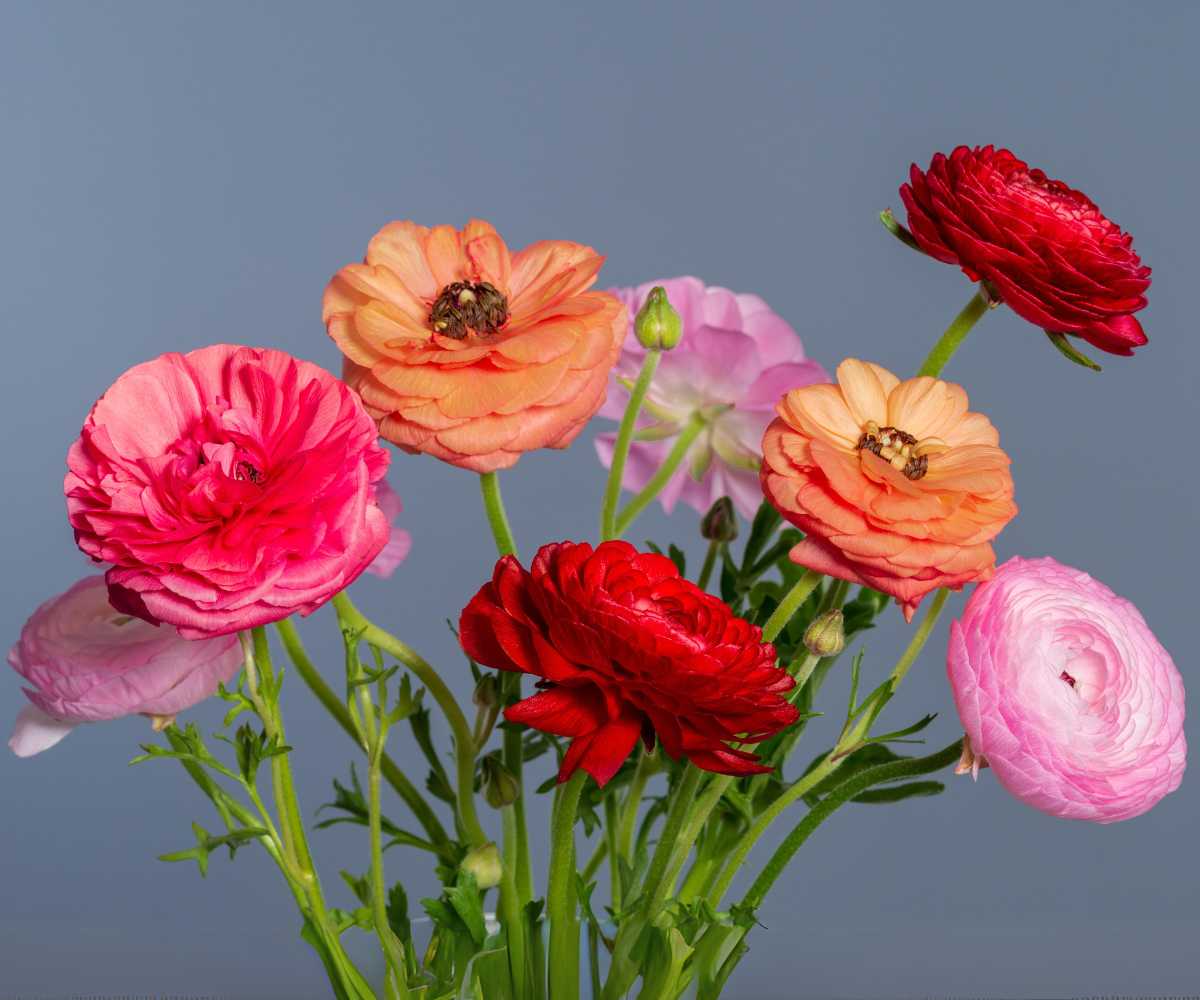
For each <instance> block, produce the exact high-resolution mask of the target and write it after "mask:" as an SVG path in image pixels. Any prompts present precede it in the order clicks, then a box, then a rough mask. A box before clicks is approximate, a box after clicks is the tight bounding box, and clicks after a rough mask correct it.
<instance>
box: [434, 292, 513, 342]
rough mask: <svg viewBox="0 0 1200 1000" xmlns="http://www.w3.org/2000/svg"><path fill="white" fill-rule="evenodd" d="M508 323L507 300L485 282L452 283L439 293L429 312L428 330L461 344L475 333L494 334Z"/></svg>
mask: <svg viewBox="0 0 1200 1000" xmlns="http://www.w3.org/2000/svg"><path fill="white" fill-rule="evenodd" d="M507 321H508V300H507V299H506V298H505V297H504V296H503V295H502V294H501V292H500V290H499V289H498V288H496V286H495V285H490V284H488V283H487V282H486V281H477V282H474V283H472V282H469V281H455V282H452V283H451V284H449V285H447V286H446V287H445V288H443V289H442V290H441V293H440V294H439V295H438V297H437V298H436V299H434V302H433V308H431V309H430V310H429V326H430V328H431V329H433V330H434V331H435V332H436V333H440V334H442V335H443V336H445V337H451V338H453V339H454V340H462V339H463V338H464V337H466V335H467V334H468V333H469V332H470V331H472V330H474V331H475V332H476V333H479V334H491V333H495V332H496V331H497V330H499V329H500V327H502V326H503V325H504V324H505V323H506V322H507Z"/></svg>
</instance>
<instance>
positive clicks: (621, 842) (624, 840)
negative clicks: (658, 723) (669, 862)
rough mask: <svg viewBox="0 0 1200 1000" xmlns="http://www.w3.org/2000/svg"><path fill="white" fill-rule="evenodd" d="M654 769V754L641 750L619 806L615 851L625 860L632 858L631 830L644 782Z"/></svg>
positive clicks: (640, 803) (644, 786)
mask: <svg viewBox="0 0 1200 1000" xmlns="http://www.w3.org/2000/svg"><path fill="white" fill-rule="evenodd" d="M654 769H655V762H654V754H653V753H652V752H650V751H647V750H642V752H641V755H640V756H639V757H638V762H637V766H636V767H635V768H634V770H633V779H632V780H631V781H630V782H629V791H628V792H627V793H626V795H625V803H624V805H622V807H621V819H620V826H619V828H618V832H617V852H618V854H619V855H620V857H621V858H623V859H624V860H625V861H626V862H630V861H631V860H632V851H633V830H634V827H635V826H637V814H638V809H640V808H641V805H642V795H643V794H644V793H645V791H646V783H647V782H648V781H649V780H650V777H651V775H653V774H654Z"/></svg>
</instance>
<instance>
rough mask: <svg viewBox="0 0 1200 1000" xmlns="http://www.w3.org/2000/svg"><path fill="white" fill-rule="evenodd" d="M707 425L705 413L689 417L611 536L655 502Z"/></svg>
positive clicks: (623, 531)
mask: <svg viewBox="0 0 1200 1000" xmlns="http://www.w3.org/2000/svg"><path fill="white" fill-rule="evenodd" d="M706 427H708V420H707V419H706V418H705V417H704V415H703V414H701V413H693V414H692V415H691V417H689V418H688V422H687V423H686V424H684V425H683V430H681V431H680V432H679V436H678V437H677V438H676V439H675V444H674V445H673V446H672V447H671V450H670V451H669V452H667V457H666V458H665V459H664V460H663V464H662V465H660V466H659V467H658V471H657V472H655V473H654V475H653V476H651V477H650V482H648V483H647V484H646V485H645V487H644V488H643V489H642V490H641V492H640V493H638V494H637V495H636V496H635V497H634V498H633V499H632V500H630V501H629V503H628V504H626V505H625V509H624V510H623V511H621V513H620V514H619V515H618V517H617V523H616V528H615V529H614V531H613V533H612V535H611V537H613V538H620V537H621V536H622V535H623V534H625V532H626V531H627V530H628V529H629V526H630V525H631V524H633V522H634V521H635V520H636V519H637V516H638V515H639V514H640V513H641V512H642V511H643V510H645V509H646V508H647V507H649V506H650V504H652V503H653V502H654V498H655V497H657V496H658V495H659V493H661V492H662V491H663V487H665V486H666V485H667V483H669V482H670V481H671V477H672V476H673V475H675V471H676V470H677V469H678V468H679V466H680V465H681V464H682V463H683V460H684V459H685V458H687V453H688V449H690V448H691V447H692V442H693V441H695V440H696V438H698V437H699V436H700V432H701V431H703V430H704V429H705V428H706Z"/></svg>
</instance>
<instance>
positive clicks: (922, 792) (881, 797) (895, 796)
mask: <svg viewBox="0 0 1200 1000" xmlns="http://www.w3.org/2000/svg"><path fill="white" fill-rule="evenodd" d="M945 790H946V786H945V785H943V784H942V783H941V782H940V781H910V782H908V783H907V784H904V785H891V786H890V787H889V786H884V787H882V788H871V789H868V790H867V791H865V792H863V793H862V794H861V795H856V796H854V798H852V799H851V800H850V801H851V802H867V803H885V802H901V801H903V800H904V799H911V798H915V797H918V796H926V795H938V794H940V793H941V792H944V791H945Z"/></svg>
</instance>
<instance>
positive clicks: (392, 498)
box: [367, 479, 412, 580]
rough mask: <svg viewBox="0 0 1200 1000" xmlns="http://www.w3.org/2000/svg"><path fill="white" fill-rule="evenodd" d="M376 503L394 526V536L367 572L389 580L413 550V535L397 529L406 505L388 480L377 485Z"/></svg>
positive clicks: (383, 480) (380, 551)
mask: <svg viewBox="0 0 1200 1000" xmlns="http://www.w3.org/2000/svg"><path fill="white" fill-rule="evenodd" d="M375 502H376V503H377V504H379V509H380V510H382V511H383V513H384V516H385V517H386V518H387V519H388V523H389V524H390V525H391V526H392V535H391V537H390V538H389V539H388V542H387V545H385V546H384V547H383V548H382V549H380V550H379V555H377V556H376V557H375V558H374V559H373V560H372V561H371V564H370V565H369V566H368V567H367V572H368V573H370V574H372V575H373V576H378V577H381V578H382V579H384V580H387V579H389V578H390V577H391V576H392V574H393V573H395V572H396V568H397V567H398V566H399V565H400V564H401V563H402V562H404V560H405V559H407V558H408V553H409V552H410V551H411V550H412V535H410V534H409V533H408V532H407V531H404V530H403V529H402V528H397V527H396V519H397V518H398V517H399V516H400V512H401V511H403V510H404V505H403V504H402V503H401V502H400V494H399V493H397V492H396V491H395V490H394V489H392V487H391V485H390V484H389V483H388V481H387V480H386V479H381V480H379V482H378V483H376V484H375Z"/></svg>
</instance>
